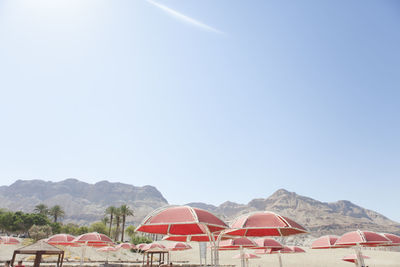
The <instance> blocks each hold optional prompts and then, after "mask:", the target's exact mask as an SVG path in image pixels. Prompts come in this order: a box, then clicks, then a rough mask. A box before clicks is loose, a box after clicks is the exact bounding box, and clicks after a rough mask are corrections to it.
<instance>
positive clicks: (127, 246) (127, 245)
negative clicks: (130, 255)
mask: <svg viewBox="0 0 400 267" xmlns="http://www.w3.org/2000/svg"><path fill="white" fill-rule="evenodd" d="M116 248H117V249H120V248H123V249H135V248H136V246H135V245H134V244H131V243H121V244H119V245H118V246H116Z"/></svg>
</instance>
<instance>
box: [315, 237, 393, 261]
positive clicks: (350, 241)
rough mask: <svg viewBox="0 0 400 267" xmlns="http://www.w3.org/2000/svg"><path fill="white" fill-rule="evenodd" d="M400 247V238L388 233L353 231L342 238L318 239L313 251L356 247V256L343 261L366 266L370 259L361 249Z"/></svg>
mask: <svg viewBox="0 0 400 267" xmlns="http://www.w3.org/2000/svg"><path fill="white" fill-rule="evenodd" d="M386 246H400V236H397V235H394V234H388V233H381V234H379V233H375V232H371V231H360V230H357V231H352V232H348V233H345V234H343V235H342V236H340V237H339V236H335V235H326V236H322V237H320V238H318V239H316V240H315V241H314V242H313V243H312V244H311V248H312V249H334V248H347V247H354V248H355V252H356V254H354V255H349V256H345V257H344V258H343V259H342V260H344V261H349V262H353V263H355V264H356V265H357V266H365V264H364V259H366V258H368V257H366V256H364V255H362V253H361V247H386Z"/></svg>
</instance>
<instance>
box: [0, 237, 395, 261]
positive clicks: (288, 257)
mask: <svg viewBox="0 0 400 267" xmlns="http://www.w3.org/2000/svg"><path fill="white" fill-rule="evenodd" d="M160 243H164V244H166V243H167V241H163V242H160ZM190 245H191V246H192V247H193V249H191V250H186V251H173V252H171V258H172V261H179V262H189V263H192V264H198V263H199V262H200V259H199V246H198V244H197V243H191V244H190ZM18 247H20V246H15V245H0V261H2V262H3V261H6V260H9V259H11V257H12V255H13V251H14V249H16V248H18ZM60 248H63V249H65V255H66V260H65V264H66V265H75V264H76V265H78V264H79V261H80V258H81V255H82V248H81V247H60ZM304 249H305V250H306V253H300V254H283V255H282V261H283V265H284V266H288V267H340V266H343V267H346V266H348V267H352V266H354V264H352V263H347V262H344V261H342V260H341V258H342V257H344V256H346V255H348V254H353V253H354V250H353V249H351V248H349V249H329V250H312V249H309V248H304ZM246 252H250V253H254V251H253V250H246ZM362 252H363V254H364V255H366V256H369V257H370V259H367V260H366V261H365V263H366V265H368V266H369V267H378V266H379V267H386V266H393V267H394V266H396V267H400V252H393V251H380V250H371V249H363V251H362ZM238 253H239V252H238V251H221V252H220V264H225V265H236V266H240V260H239V259H233V258H232V257H233V256H234V255H236V254H238ZM207 256H208V257H209V252H208V254H207ZM259 256H261V258H260V259H251V260H249V262H250V266H253V267H258V266H279V262H278V256H277V255H259ZM106 258H107V252H101V251H97V250H96V249H94V248H90V247H88V248H86V249H85V261H86V264H87V265H99V264H101V263H102V262H103V261H105V260H106ZM17 259H23V260H24V264H25V266H30V265H32V263H33V257H32V256H22V255H21V256H19V257H18V258H17ZM51 259H55V258H51V257H45V259H44V260H45V261H48V260H51ZM108 260H109V262H115V263H119V262H128V261H129V262H132V261H136V260H139V261H141V260H142V255H141V254H138V253H132V252H130V251H129V250H123V249H121V250H119V251H116V252H109V253H108ZM179 262H178V263H177V264H175V265H179ZM207 262H208V263H210V260H209V258H208V260H207Z"/></svg>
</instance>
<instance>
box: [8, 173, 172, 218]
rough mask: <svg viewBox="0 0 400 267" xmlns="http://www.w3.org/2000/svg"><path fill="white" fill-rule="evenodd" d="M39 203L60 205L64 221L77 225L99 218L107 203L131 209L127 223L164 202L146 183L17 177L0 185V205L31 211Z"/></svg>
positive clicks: (159, 194)
mask: <svg viewBox="0 0 400 267" xmlns="http://www.w3.org/2000/svg"><path fill="white" fill-rule="evenodd" d="M41 203H44V204H46V205H47V206H49V207H51V206H54V205H60V206H62V207H63V209H64V210H65V213H66V217H65V218H64V222H75V223H79V224H88V223H91V222H94V221H96V220H100V219H101V218H102V217H103V216H104V211H105V209H106V208H107V207H108V206H120V205H122V204H127V205H128V206H129V207H131V209H133V210H134V212H135V216H134V217H132V218H129V219H130V222H132V223H138V222H140V221H141V220H142V219H143V218H144V217H145V216H146V215H147V214H148V213H149V212H151V211H152V210H154V209H155V208H158V207H161V206H165V205H168V202H167V200H166V199H165V198H164V197H163V196H162V194H161V193H160V192H159V191H158V190H157V189H156V188H155V187H153V186H148V185H147V186H143V187H136V186H132V185H128V184H122V183H110V182H107V181H101V182H98V183H96V184H88V183H85V182H81V181H78V180H76V179H67V180H64V181H61V182H46V181H42V180H29V181H25V180H18V181H16V182H15V183H13V184H12V185H10V186H2V187H0V208H6V209H8V210H13V211H17V210H21V211H24V212H32V211H33V210H34V208H35V206H36V205H38V204H41ZM129 219H128V222H129Z"/></svg>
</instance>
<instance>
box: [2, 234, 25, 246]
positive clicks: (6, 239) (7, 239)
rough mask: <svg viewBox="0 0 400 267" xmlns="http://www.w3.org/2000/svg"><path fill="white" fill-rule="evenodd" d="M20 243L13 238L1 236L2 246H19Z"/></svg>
mask: <svg viewBox="0 0 400 267" xmlns="http://www.w3.org/2000/svg"><path fill="white" fill-rule="evenodd" d="M19 243H20V242H19V240H18V239H16V238H15V237H12V236H1V237H0V244H6V245H18V244H19Z"/></svg>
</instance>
